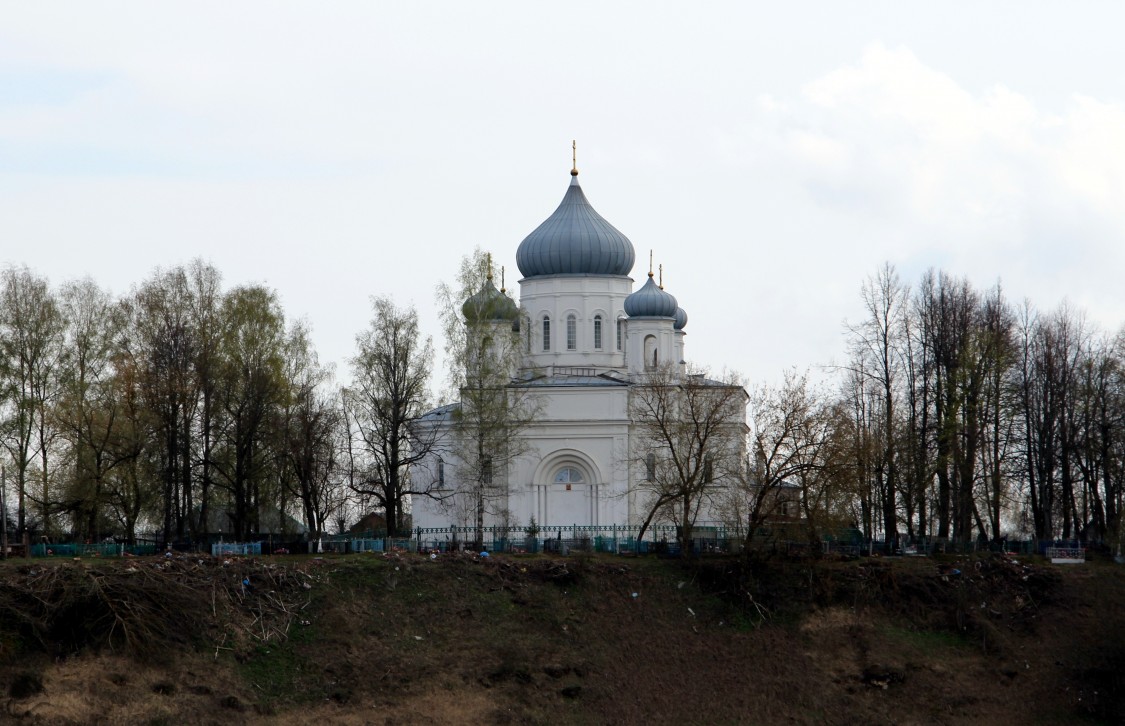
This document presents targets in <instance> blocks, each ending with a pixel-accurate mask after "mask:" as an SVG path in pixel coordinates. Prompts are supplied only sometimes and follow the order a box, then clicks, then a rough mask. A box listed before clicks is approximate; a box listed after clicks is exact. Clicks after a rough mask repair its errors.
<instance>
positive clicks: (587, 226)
mask: <svg viewBox="0 0 1125 726" xmlns="http://www.w3.org/2000/svg"><path fill="white" fill-rule="evenodd" d="M635 257H636V255H635V253H634V251H633V243H632V242H630V241H629V238H628V237H626V236H625V235H623V234H621V232H619V231H618V230H617V229H616V228H615V227H614V226H613V225H612V224H610V223H609V222H607V221H606V220H605V219H604V218H602V216H601V215H600V214H598V213H597V212H595V211H594V208H593V207H592V206H590V202H589V201H587V199H586V195H585V194H583V193H582V187H581V186H579V185H578V174H577V171H574V172H571V180H570V187H568V188H567V190H566V194H565V195H564V196H563V200H562V203H561V204H559V208H558V209H556V210H555V212H554V214H552V215H551V216H550V217H547V219H546V220H545V221H544V222H543V223H542V224H540V225H539V226H538V227H536V228H535V231H534V232H532V233H531V234H529V235H528V236H527V237H525V238H524V240H523V242H520V246H519V249H517V250H516V264H517V265H518V266H519V268H520V273H522V274H523V276H524V277H536V276H539V275H628V274H629V272H630V271H631V270H632V269H633V260H634V259H635Z"/></svg>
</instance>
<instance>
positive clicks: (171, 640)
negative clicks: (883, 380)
mask: <svg viewBox="0 0 1125 726" xmlns="http://www.w3.org/2000/svg"><path fill="white" fill-rule="evenodd" d="M1121 602H1125V573H1123V572H1122V570H1121V569H1120V568H1118V567H1116V566H1114V565H1112V564H1096V563H1095V564H1089V565H1086V566H1081V567H1078V568H1072V569H1069V570H1063V569H1061V568H1056V567H1051V566H1049V565H1043V564H1035V565H1031V564H1028V563H1025V562H1020V561H1016V560H1012V559H1011V558H1006V557H1000V556H990V557H981V558H965V559H948V560H940V561H939V560H931V559H925V558H918V559H894V560H891V559H886V560H880V559H862V560H855V561H846V562H845V561H800V560H789V559H767V560H744V559H734V558H731V559H707V560H704V561H702V562H699V563H695V564H692V565H685V564H683V563H679V562H675V561H663V560H653V559H627V558H600V557H599V558H570V559H552V558H547V557H511V558H505V557H490V558H479V557H476V556H473V555H453V556H450V555H442V556H439V557H436V558H434V559H431V558H429V557H426V556H413V555H390V556H375V555H355V556H350V557H341V558H324V559H321V558H309V559H305V558H284V559H278V560H276V561H266V560H238V559H226V560H224V559H217V558H209V557H174V558H171V559H165V558H138V559H134V560H121V561H98V560H93V559H90V560H81V561H71V560H66V561H55V562H51V561H46V562H43V561H36V562H32V563H30V564H27V563H25V564H8V565H5V566H3V567H0V614H2V617H0V678H2V679H3V688H4V691H3V693H2V694H0V695H2V696H3V697H4V699H5V702H4V705H3V708H2V709H0V720H5V719H6V720H9V721H12V722H17V723H19V722H22V723H28V724H68V723H69V724H119V723H120V724H125V723H128V724H138V723H151V724H159V723H168V724H173V723H174V724H211V723H215V724H220V723H282V724H287V723H288V724H306V723H307V724H313V723H318V724H319V723H340V724H369V723H370V724H383V723H395V724H407V723H435V722H436V723H552V724H556V723H622V724H628V723H640V722H649V723H767V724H768V723H809V724H814V723H815V724H820V723H828V724H834V723H839V724H851V723H856V722H867V723H901V724H942V723H947V724H961V723H989V724H1006V723H1013V724H1014V723H1021V724H1026V723H1041V724H1058V723H1076V722H1079V723H1080V722H1087V723H1122V722H1125V688H1123V686H1125V682H1123V676H1122V673H1123V672H1125V612H1123V611H1122V608H1121V607H1120V603H1121Z"/></svg>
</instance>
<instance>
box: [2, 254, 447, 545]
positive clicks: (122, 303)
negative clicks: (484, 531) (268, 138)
mask: <svg viewBox="0 0 1125 726" xmlns="http://www.w3.org/2000/svg"><path fill="white" fill-rule="evenodd" d="M221 282H222V281H221V275H220V273H219V272H218V270H216V269H215V268H214V267H212V266H210V265H208V264H205V263H203V262H202V261H199V260H196V261H193V262H191V263H190V264H187V265H183V266H178V267H173V268H169V269H158V270H156V271H154V272H153V273H152V274H151V276H150V277H148V278H147V279H146V280H144V281H143V282H141V283H140V284H139V285H136V286H135V287H134V288H133V289H132V290H131V291H130V293H129V294H127V295H124V296H122V297H120V298H115V297H114V296H112V295H111V294H110V293H109V292H108V291H106V290H104V289H102V288H100V287H99V286H98V285H97V284H96V283H95V282H94V281H92V280H90V279H84V280H79V281H75V282H68V283H66V284H64V285H62V286H60V287H57V288H54V287H52V286H51V285H50V284H49V283H48V281H47V279H46V278H44V277H42V276H40V275H38V274H36V273H35V272H33V271H31V270H29V269H27V268H26V267H10V268H8V269H6V270H4V271H3V272H2V275H0V443H2V446H3V459H4V477H5V486H4V487H3V491H4V495H5V496H4V500H5V501H4V511H5V513H6V518H5V522H4V524H5V528H4V529H5V533H6V534H8V535H10V536H11V537H13V538H21V537H23V538H25V539H32V538H36V539H37V538H40V537H47V538H52V539H53V538H59V537H66V538H74V539H77V540H80V541H81V540H86V541H98V540H101V539H103V538H106V537H108V536H114V537H118V538H123V539H125V540H127V541H134V540H135V539H136V537H137V536H138V535H139V534H141V533H144V534H149V535H155V536H156V537H157V538H159V539H161V540H162V541H167V542H172V541H188V540H195V541H199V539H201V538H203V537H206V536H209V535H210V536H214V535H216V534H218V535H220V536H227V537H228V538H230V539H243V538H247V537H250V536H251V535H253V534H255V533H258V532H263V531H269V532H276V533H284V532H289V533H292V534H294V535H296V531H295V530H296V529H297V528H298V527H297V524H296V522H298V521H299V522H300V525H302V526H303V527H305V528H306V529H307V532H308V533H310V534H311V535H312V536H317V535H318V534H320V533H323V532H325V531H326V530H328V529H330V527H332V526H335V528H337V529H338V528H340V527H342V526H343V525H344V523H345V522H344V520H345V519H346V516H349V514H350V512H351V509H350V508H349V503H350V504H352V505H353V507H352V508H354V506H359V507H367V508H377V509H379V510H380V511H383V512H385V513H386V517H387V518H388V521H389V524H390V528H391V529H392V530H393V529H394V528H395V526H396V525H398V524H401V522H402V521H403V519H404V514H403V511H402V503H403V502H404V500H405V498H406V497H407V496H408V494H409V485H408V484H406V483H405V482H404V477H403V476H402V474H403V472H405V471H406V469H407V468H409V466H410V464H411V462H412V460H413V459H412V457H413V456H417V455H418V453H419V452H418V451H417V449H416V447H415V450H414V451H413V452H412V451H411V442H410V441H409V434H408V433H406V432H405V431H404V428H405V427H404V425H403V422H404V421H409V420H411V419H412V418H415V417H417V416H418V415H419V414H420V413H421V412H422V411H423V410H424V408H425V406H426V403H427V395H426V391H425V390H424V386H425V383H426V381H427V380H428V366H429V357H430V350H429V343H428V341H423V340H421V339H420V336H419V334H418V321H417V315H416V314H415V313H414V311H413V310H409V309H407V310H403V309H399V308H396V307H395V306H394V305H393V304H392V303H391V302H390V301H388V300H385V299H375V300H374V301H373V311H374V319H373V322H372V329H371V330H368V331H365V332H362V333H360V334H359V335H358V336H357V349H356V354H355V356H354V358H353V359H352V360H351V361H350V362H351V364H352V367H353V370H354V372H355V376H354V378H355V384H354V385H353V386H350V387H346V388H340V387H337V385H336V383H335V381H334V375H333V373H334V372H333V370H332V368H331V366H327V365H324V364H322V363H320V361H319V360H318V358H317V354H316V351H315V350H314V348H313V346H312V344H311V341H310V337H309V330H308V327H307V325H306V324H305V323H304V322H302V321H300V320H287V319H286V316H285V314H284V311H283V310H282V307H281V304H280V301H279V300H278V297H277V294H276V293H275V292H274V291H273V290H270V289H269V288H267V287H264V286H261V285H243V286H237V287H234V288H232V289H226V290H224V289H223V287H222V284H221ZM388 366H389V368H390V370H388ZM411 366H413V367H414V369H413V371H414V373H415V374H418V373H419V371H420V372H421V374H420V375H415V378H416V379H418V380H420V381H421V388H419V382H418V380H415V381H414V382H413V383H412V384H411V385H412V387H408V388H407V389H406V390H397V389H396V390H391V389H394V386H395V385H396V379H395V376H396V375H397V374H398V373H399V372H401V371H402V370H407V369H410V367H411ZM388 393H389V395H390V398H391V399H392V400H391V403H390V410H387V409H386V408H385V407H383V406H384V402H385V401H387V400H388ZM396 396H397V398H396ZM291 515H292V516H291Z"/></svg>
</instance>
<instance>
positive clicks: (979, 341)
mask: <svg viewBox="0 0 1125 726" xmlns="http://www.w3.org/2000/svg"><path fill="white" fill-rule="evenodd" d="M861 299H862V303H863V308H862V309H863V315H862V316H861V317H860V318H858V319H856V320H852V321H846V322H845V325H844V327H845V334H846V335H845V339H846V344H847V347H846V357H845V359H844V363H843V364H842V365H829V366H825V367H824V370H825V373H826V375H824V376H819V377H818V381H817V382H813V380H811V378H810V375H809V374H807V373H805V374H802V373H799V372H797V371H795V370H793V371H788V372H786V374H785V375H784V378H783V380H782V382H781V383H780V384H778V385H756V386H752V387H750V389H749V394H748V399H747V400H746V410H747V423H748V429H747V431H746V432H745V433H743V432H741V431H740V430H738V429H737V427H732V426H722V425H716V422H723V421H730V420H731V414H730V410H731V407H732V405H733V404H732V400H734V399H732V396H733V392H734V391H736V390H741V388H740V387H741V386H742V385H743V383H742V380H741V378H740V376H738V375H737V374H733V373H727V374H724V375H723V376H722V377H721V379H720V380H718V381H709V380H707V379H706V378H705V377H704V376H703V375H701V373H705V372H706V371H699V370H696V371H695V375H690V373H691V371H690V369H689V375H687V376H679V375H677V376H670V375H669V373H667V372H657V374H655V375H653V376H650V377H649V378H650V379H651V380H647V381H642V382H641V383H642V385H640V386H638V387H637V390H636V392H635V394H634V396H633V405H632V408H631V414H632V417H633V419H634V424H635V426H636V427H637V433H638V436H637V440H636V441H635V442H634V443H635V447H636V448H635V450H634V452H633V453H632V457H631V458H632V464H633V466H634V467H635V469H636V470H637V471H641V472H646V473H645V474H644V475H643V476H641V477H640V478H639V479H637V480H636V481H634V482H633V483H632V485H631V486H632V488H633V490H634V491H636V492H638V494H639V495H640V499H639V501H640V502H641V503H642V505H643V507H644V509H643V511H644V512H646V513H647V519H646V520H645V523H646V524H647V523H648V522H649V521H653V519H654V518H660V519H663V520H665V521H669V522H674V523H677V524H678V525H679V526H680V529H681V531H682V532H684V533H685V535H684V536H685V537H686V536H687V534H688V533H690V532H691V528H692V523H693V520H692V516H693V514H692V513H693V512H694V516H704V517H706V513H710V515H711V518H713V519H716V520H718V521H722V522H723V523H725V524H726V525H728V526H733V527H735V528H737V529H738V531H740V532H741V535H742V536H743V537H744V538H745V540H746V543H747V544H751V543H753V542H754V541H755V539H756V538H758V537H759V536H760V535H762V533H768V535H769V536H771V537H778V536H783V537H787V538H790V539H795V538H807V540H808V541H809V542H810V543H812V544H819V542H820V541H822V540H823V539H824V538H825V537H827V536H841V532H843V531H848V530H850V531H851V532H853V533H854V534H853V535H852V536H860V537H862V538H863V539H864V540H867V541H882V542H883V543H884V546H885V547H886V548H887V549H888V550H891V549H894V548H896V547H898V546H901V545H904V544H908V543H911V542H922V541H927V540H929V541H933V540H943V541H948V542H955V543H960V544H961V545H966V544H969V543H972V542H997V541H999V540H1002V539H1004V538H1015V539H1031V538H1034V539H1037V540H1040V541H1050V540H1055V539H1067V540H1071V539H1078V540H1081V541H1083V542H1086V543H1091V544H1095V543H1101V544H1117V543H1119V542H1120V541H1121V539H1122V534H1123V532H1122V529H1123V526H1125V525H1123V522H1122V504H1123V502H1122V499H1123V495H1125V425H1123V424H1125V334H1122V333H1119V334H1118V335H1116V336H1111V335H1109V334H1107V333H1105V332H1103V331H1101V330H1099V329H1098V328H1097V327H1096V326H1095V325H1093V324H1091V323H1090V322H1089V321H1087V320H1086V319H1085V317H1084V316H1083V314H1082V313H1081V312H1080V311H1078V310H1075V309H1074V308H1073V307H1071V306H1070V305H1068V304H1066V303H1063V304H1060V305H1059V306H1058V307H1057V308H1055V309H1054V310H1052V311H1050V312H1046V313H1043V312H1039V311H1037V310H1036V309H1035V308H1034V307H1033V306H1032V305H1031V304H1030V303H1028V302H1024V303H1022V304H1013V303H1012V302H1010V301H1009V300H1007V299H1006V297H1005V296H1004V292H1003V289H1002V288H1001V287H1000V286H999V285H996V286H995V287H993V288H991V289H987V290H980V289H976V288H975V287H974V286H973V285H971V284H970V283H969V282H968V280H966V279H959V278H956V277H954V276H952V275H950V274H948V273H946V272H942V271H938V270H930V271H928V272H926V273H925V274H924V275H922V277H921V279H920V280H919V281H918V283H917V284H916V285H914V286H913V287H912V286H910V285H907V284H906V283H904V282H903V281H902V280H901V279H900V277H899V275H898V273H897V272H896V271H895V269H894V268H893V267H892V266H890V265H884V266H883V267H882V268H881V269H880V270H879V271H878V272H877V273H876V274H874V275H872V276H870V277H869V278H868V279H867V280H866V281H865V282H864V283H863V284H862V287H861ZM701 513H704V514H703V515H701Z"/></svg>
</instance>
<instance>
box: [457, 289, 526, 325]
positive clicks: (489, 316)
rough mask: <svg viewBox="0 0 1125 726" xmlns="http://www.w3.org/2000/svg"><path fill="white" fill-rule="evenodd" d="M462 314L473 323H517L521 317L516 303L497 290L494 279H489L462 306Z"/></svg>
mask: <svg viewBox="0 0 1125 726" xmlns="http://www.w3.org/2000/svg"><path fill="white" fill-rule="evenodd" d="M461 312H462V313H463V314H464V315H465V319H466V320H468V321H469V322H473V323H476V322H481V321H493V322H500V321H508V322H516V321H517V320H518V319H519V316H520V313H519V310H518V309H517V308H516V303H515V301H514V300H512V298H510V297H508V296H507V295H505V294H504V293H502V292H500V291H499V290H497V289H496V285H495V284H493V282H492V278H489V279H488V282H486V283H484V286H482V287H481V289H480V290H479V291H478V292H476V293H474V294H473V295H472V296H471V297H470V298H469V299H468V300H466V301H465V304H464V305H462V306H461Z"/></svg>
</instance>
